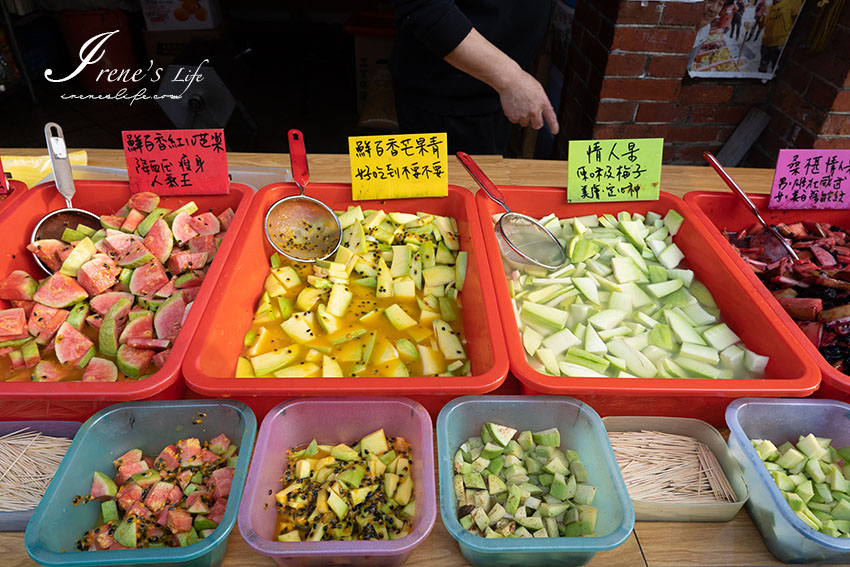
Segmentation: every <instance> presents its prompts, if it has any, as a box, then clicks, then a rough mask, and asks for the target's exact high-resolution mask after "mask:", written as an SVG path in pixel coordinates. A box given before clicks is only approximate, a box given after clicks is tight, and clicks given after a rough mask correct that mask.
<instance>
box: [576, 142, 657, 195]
mask: <svg viewBox="0 0 850 567" xmlns="http://www.w3.org/2000/svg"><path fill="white" fill-rule="evenodd" d="M663 151H664V139H663V138H645V139H635V140H571V141H570V148H569V165H568V168H569V179H568V182H567V201H568V202H570V203H594V202H601V201H654V200H657V199H658V192H659V190H660V187H661V155H662V153H663Z"/></svg>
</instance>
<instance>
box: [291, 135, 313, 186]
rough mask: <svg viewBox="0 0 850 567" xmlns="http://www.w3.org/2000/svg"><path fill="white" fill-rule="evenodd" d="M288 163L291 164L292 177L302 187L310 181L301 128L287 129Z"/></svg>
mask: <svg viewBox="0 0 850 567" xmlns="http://www.w3.org/2000/svg"><path fill="white" fill-rule="evenodd" d="M289 163H290V165H291V166H292V179H293V180H294V181H295V183H296V184H297V185H298V186H299V187H301V189H304V187H306V186H307V183H308V182H309V181H310V170H309V168H308V167H307V150H306V149H304V134H302V133H301V130H295V129H292V130H290V131H289Z"/></svg>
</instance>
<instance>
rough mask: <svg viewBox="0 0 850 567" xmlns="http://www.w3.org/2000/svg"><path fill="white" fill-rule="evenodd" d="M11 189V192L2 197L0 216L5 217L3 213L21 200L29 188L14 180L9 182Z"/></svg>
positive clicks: (0, 200) (0, 197)
mask: <svg viewBox="0 0 850 567" xmlns="http://www.w3.org/2000/svg"><path fill="white" fill-rule="evenodd" d="M9 189H11V192H9V193H6V194H5V195H0V216H2V215H3V212H4V211H5V210H6V209H8V208H9V206H10V205H11V204H12V203H14V202H15V201H17V200H18V199H20V198H21V196H22V195H23V194H24V193H26V192H27V186H26V185H25V184H24V183H23V182H22V181H16V180H14V179H10V180H9Z"/></svg>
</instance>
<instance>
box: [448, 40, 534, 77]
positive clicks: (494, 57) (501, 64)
mask: <svg viewBox="0 0 850 567" xmlns="http://www.w3.org/2000/svg"><path fill="white" fill-rule="evenodd" d="M445 60H446V62H447V63H449V64H450V65H451V66H453V67H455V68H457V69H460V70H461V71H463V72H464V73H466V74H467V75H471V76H473V77H475V78H476V79H478V80H479V81H481V82H483V83H486V84H488V85H490V86H491V87H493V89H494V90H496V91H501V90H503V89H504V88H505V87H506V86H507V83H508V82H509V81H511V80H512V78H513V77H515V76H516V74H517V73H519V72H521V71H522V69H521V68H520V66H519V65H518V64H517V62H516V61H514V60H513V59H511V58H510V57H508V56H507V55H506V54H505V53H504V52H502V50H500V49H499V48H498V47H496V46H495V45H493V44H492V43H490V42H489V41H488V40H487V38H485V37H484V36H483V35H481V34H480V33H478V30H476V29H472V31H470V32H469V34H467V36H466V37H465V38H464V39H463V41H461V42H460V44H458V46H457V47H455V48H454V49H453V50H452V51H451V52H450V53H449V54H448V55H446V57H445Z"/></svg>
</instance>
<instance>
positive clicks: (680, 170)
mask: <svg viewBox="0 0 850 567" xmlns="http://www.w3.org/2000/svg"><path fill="white" fill-rule="evenodd" d="M33 152H34V150H33V149H0V155H32V154H33ZM475 160H476V162H477V163H478V164H479V165H480V166H481V168H482V169H483V170H484V172H485V173H486V174H487V175H488V176H489V177H490V178H491V179H492V180H493V182H494V183H496V184H501V185H543V186H562V187H563V186H565V185H566V179H567V163H566V162H564V161H550V160H517V159H503V158H501V157H498V156H479V157H475ZM309 161H310V176H311V180H312V181H315V182H344V183H348V182H350V181H351V176H350V170H349V166H348V158H347V156H344V155H327V154H318V155H311V156H309ZM228 162H229V163H231V164H234V165H246V166H266V167H280V165H281V164H288V163H289V157H288V156H287V155H285V154H247V153H246V154H240V153H233V154H228ZM89 165H93V166H103V167H125V164H124V157H123V153H122V152H121V151H120V150H89ZM732 176H733V177H734V178H735V179H736V181H737V182H738V183H739V185H741V186H742V187H743V188H744V189H745V190H746V191H748V192H767V191H769V190H770V184H771V180H772V179H773V171H772V170H767V169H744V168H737V169H734V170H733V171H732ZM449 183H451V184H453V185H460V186H464V187H467V188H469V189H471V190H475V189H476V188H477V186H476V185H475V182H474V181H472V179H471V178H470V177H469V176H468V175H467V173H466V171H465V170H464V169H463V168H462V167H461V165H460V164H459V163H458V162H457V161H456V160H454V159H451V160H449ZM662 188H663V189H664V190H665V191H668V192H670V193H673V194H675V195H679V196H681V195H684V194H685V193H686V192H688V191H691V190H697V189H703V190H719V191H723V190H728V189H726V186H725V185H724V184H723V182H722V181H721V180H720V178H718V177H717V175H715V174H714V172H713V171H712V170H710V169H709V168H708V167H707V166H706V167H691V166H673V165H671V166H664V168H663V171H662ZM435 474H436V471H435ZM0 557H2V560H0V564H2V565H3V566H4V567H22V566H32V565H36V564H35V563H33V562H32V561H31V560H30V559H29V557H28V556H27V554H26V551H25V550H24V536H23V534H22V533H6V534H0ZM264 565H269V566H271V565H274V562H273V561H271V560H270V559H268V558H267V557H264V556H261V555H258V554H256V553H254V552H253V551H252V550H251V549H250V548H249V547H248V546H247V544H246V543H245V542H244V541H243V540H242V537H241V536H240V535H239V532H238V529H234V531H233V533H232V535H231V536H230V540H229V543H228V549H227V556H226V557H225V560H224V566H225V567H248V566H251V567H254V566H256V567H259V566H264ZM405 565H406V566H408V567H455V566H458V567H460V566H463V565H466V562H465V561H464V560H463V557H462V556H461V555H460V553H459V551H458V548H457V544H456V543H455V541H454V540H453V539H452V538H451V536H450V535H449V534H448V532H447V531H446V529H445V527H444V526H443V524H442V522H441V520H440V518H439V515H438V518H437V522H436V524H435V526H434V530H433V531H432V532H431V535H430V536H429V537H428V538H427V539H426V541H425V542H424V543H423V544H422V545H421V546H419V547H418V548H416V550H415V551H414V552H413V554H412V555H411V557H410V559H409V560H408V561H407V563H406V564H405ZM589 565H591V566H592V567H606V566H610V567H733V566H734V567H753V566H772V565H782V563H780V562H779V561H777V560H776V558H774V557H773V555H771V554H770V552H768V550H767V548H766V547H765V545H764V542H763V541H762V538H761V535H760V534H759V532H758V530H757V529H756V528H755V526H754V525H753V523H752V521H751V520H750V517H749V515H748V514H747V512H746V510H742V511H741V512H740V513H739V514H738V515H737V517H736V518H735V519H734V520H732V521H731V522H727V523H721V524H708V523H659V522H638V523H637V524H636V525H635V531H634V534H633V535H632V536H631V537H630V538H629V539H628V541H626V543H625V544H623V545H622V546H620V547H619V548H617V549H615V550H612V551H608V552H605V553H600V554H597V555H596V557H595V558H594V559H593V561H592V562H591V563H590V564H589Z"/></svg>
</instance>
